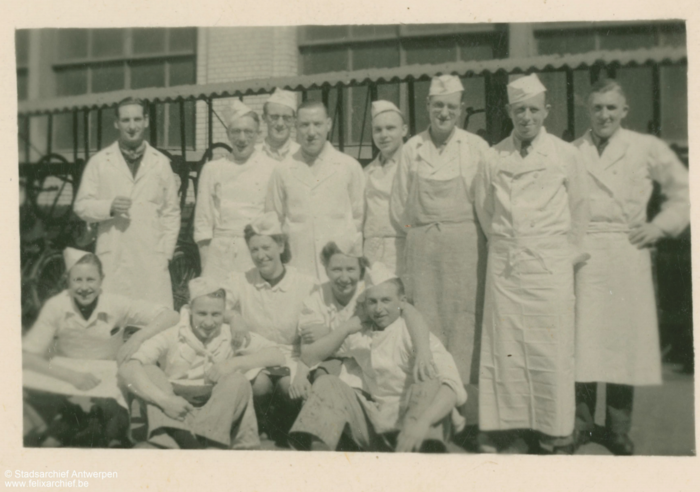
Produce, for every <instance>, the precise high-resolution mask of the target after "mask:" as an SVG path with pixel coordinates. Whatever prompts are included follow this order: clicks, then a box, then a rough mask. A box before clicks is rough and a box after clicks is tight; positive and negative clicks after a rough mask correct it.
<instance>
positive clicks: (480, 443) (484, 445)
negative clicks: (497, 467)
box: [476, 432, 498, 454]
mask: <svg viewBox="0 0 700 492" xmlns="http://www.w3.org/2000/svg"><path fill="white" fill-rule="evenodd" d="M476 442H477V450H478V451H479V453H483V454H498V446H497V445H496V442H495V441H494V440H493V438H492V437H491V435H489V433H488V432H479V435H478V436H477V437H476Z"/></svg>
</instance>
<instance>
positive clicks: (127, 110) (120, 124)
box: [114, 104, 148, 147]
mask: <svg viewBox="0 0 700 492" xmlns="http://www.w3.org/2000/svg"><path fill="white" fill-rule="evenodd" d="M114 128H116V129H117V130H119V140H120V141H121V142H122V143H123V144H124V145H126V146H128V147H137V146H138V145H140V144H141V142H143V139H144V133H145V131H146V128H148V117H146V116H145V115H144V114H143V108H142V107H141V106H140V105H139V104H127V105H126V106H122V107H120V108H119V116H118V118H117V121H115V122H114Z"/></svg>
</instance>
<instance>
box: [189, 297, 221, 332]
mask: <svg viewBox="0 0 700 492" xmlns="http://www.w3.org/2000/svg"><path fill="white" fill-rule="evenodd" d="M225 309H226V299H225V298H223V297H211V296H208V295H206V296H199V297H197V298H196V299H195V300H194V301H192V302H190V326H191V327H192V332H193V333H194V334H195V336H196V337H197V338H199V340H200V341H201V342H202V343H206V342H208V341H209V340H211V339H213V338H214V337H216V336H217V335H218V334H219V333H220V332H221V325H222V324H223V323H224V311H225Z"/></svg>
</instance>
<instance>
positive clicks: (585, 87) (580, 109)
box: [574, 68, 591, 138]
mask: <svg viewBox="0 0 700 492" xmlns="http://www.w3.org/2000/svg"><path fill="white" fill-rule="evenodd" d="M590 90H591V74H590V71H589V70H588V69H585V68H584V69H580V70H575V71H574V128H575V131H574V138H579V137H581V136H582V135H583V134H584V133H585V132H586V130H588V128H589V127H590V123H589V120H588V109H587V98H588V93H589V91H590Z"/></svg>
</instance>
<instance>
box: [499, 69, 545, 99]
mask: <svg viewBox="0 0 700 492" xmlns="http://www.w3.org/2000/svg"><path fill="white" fill-rule="evenodd" d="M546 90H547V88H546V87H545V86H544V85H542V82H540V79H539V78H538V77H537V75H535V74H534V73H533V74H530V75H526V76H525V77H520V78H519V79H516V80H514V81H513V82H511V83H510V84H508V103H509V104H515V103H519V102H522V101H525V100H526V99H530V98H531V97H533V96H536V95H537V94H542V93H543V92H545V91H546Z"/></svg>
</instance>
